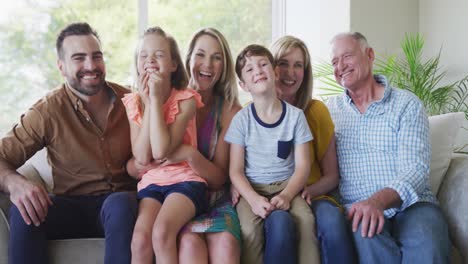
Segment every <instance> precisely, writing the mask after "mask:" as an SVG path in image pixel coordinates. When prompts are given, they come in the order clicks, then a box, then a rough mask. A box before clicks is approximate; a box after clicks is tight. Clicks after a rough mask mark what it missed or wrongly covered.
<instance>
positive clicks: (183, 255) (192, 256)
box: [179, 232, 216, 264]
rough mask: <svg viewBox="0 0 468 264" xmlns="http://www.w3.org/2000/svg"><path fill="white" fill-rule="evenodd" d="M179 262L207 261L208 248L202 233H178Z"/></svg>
mask: <svg viewBox="0 0 468 264" xmlns="http://www.w3.org/2000/svg"><path fill="white" fill-rule="evenodd" d="M179 262H180V263H182V264H185V263H190V264H192V263H194V264H195V263H200V264H205V263H208V248H207V246H206V240H205V235H204V234H201V233H192V232H183V233H182V234H180V235H179ZM214 263H216V262H214Z"/></svg>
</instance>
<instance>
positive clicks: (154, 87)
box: [148, 71, 164, 98]
mask: <svg viewBox="0 0 468 264" xmlns="http://www.w3.org/2000/svg"><path fill="white" fill-rule="evenodd" d="M163 82H164V77H163V75H162V74H161V73H160V72H159V71H155V72H152V73H150V74H149V80H148V87H149V95H150V96H155V97H157V98H161V96H162V88H161V87H162V84H163Z"/></svg>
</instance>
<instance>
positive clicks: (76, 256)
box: [0, 113, 468, 264]
mask: <svg viewBox="0 0 468 264" xmlns="http://www.w3.org/2000/svg"><path fill="white" fill-rule="evenodd" d="M463 121H465V122H466V120H465V119H464V115H463V113H451V114H445V115H440V116H433V117H430V118H429V123H430V132H431V144H432V159H431V174H430V182H431V188H432V190H433V192H434V193H435V194H436V195H437V197H438V199H439V201H440V205H441V208H442V210H443V212H444V213H445V216H446V217H447V220H448V223H449V230H450V238H451V241H452V245H453V246H452V253H451V254H452V263H457V264H458V263H468V194H467V195H465V194H464V192H465V191H466V190H468V155H467V154H457V153H453V151H454V149H455V148H457V144H458V145H460V144H466V143H467V141H468V137H465V138H463V139H462V140H461V142H458V143H457V134H459V133H458V132H459V131H465V130H466V129H462V122H463ZM465 140H467V141H465ZM459 141H460V140H459ZM46 155H47V153H46V151H45V150H42V151H40V152H38V153H36V155H35V156H33V157H32V158H31V159H30V160H28V161H27V162H26V163H25V164H24V165H23V166H22V167H21V168H19V169H18V171H19V172H20V173H21V174H22V175H24V176H25V177H27V178H28V179H30V180H32V181H34V182H36V183H38V184H43V185H45V186H46V188H47V189H48V190H49V191H50V190H52V188H53V181H52V176H51V170H50V167H48V164H47V157H46ZM10 205H11V203H10V201H9V199H8V196H7V195H5V194H3V193H0V208H1V210H0V264H3V263H7V262H8V236H9V226H8V221H7V219H8V209H9V207H10ZM48 244H49V247H48V250H49V255H50V259H51V263H68V264H74V263H86V264H91V263H103V259H104V240H103V239H99V238H88V239H66V240H52V241H48Z"/></svg>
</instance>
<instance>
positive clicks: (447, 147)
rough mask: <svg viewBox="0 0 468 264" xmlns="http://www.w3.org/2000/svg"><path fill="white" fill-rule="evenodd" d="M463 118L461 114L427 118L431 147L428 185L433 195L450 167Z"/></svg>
mask: <svg viewBox="0 0 468 264" xmlns="http://www.w3.org/2000/svg"><path fill="white" fill-rule="evenodd" d="M464 118H465V116H464V114H463V113H449V114H443V115H437V116H431V117H429V128H430V135H431V146H432V156H431V172H430V183H431V190H432V192H433V193H434V194H437V193H438V191H439V187H440V184H441V182H442V180H443V178H444V176H445V173H446V172H447V169H448V167H449V165H450V159H451V158H452V153H453V150H454V143H455V139H456V137H457V134H458V131H459V130H460V127H461V123H462V120H463V119H464Z"/></svg>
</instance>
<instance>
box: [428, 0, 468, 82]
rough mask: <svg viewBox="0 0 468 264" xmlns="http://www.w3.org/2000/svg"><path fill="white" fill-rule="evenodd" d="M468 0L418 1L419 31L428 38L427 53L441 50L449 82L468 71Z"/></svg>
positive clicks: (459, 77)
mask: <svg viewBox="0 0 468 264" xmlns="http://www.w3.org/2000/svg"><path fill="white" fill-rule="evenodd" d="M467 11H468V1H467V0H444V1H440V0H422V1H420V3H419V14H420V17H419V24H420V28H419V29H420V32H421V33H422V34H423V35H424V37H425V39H426V52H425V54H426V55H427V56H433V55H434V54H437V53H438V52H439V50H440V48H442V51H441V61H440V63H441V66H443V67H444V69H445V70H446V71H447V78H446V80H445V81H446V82H452V81H456V80H459V79H461V78H463V77H464V76H466V75H468V16H467V15H466V12H467Z"/></svg>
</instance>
